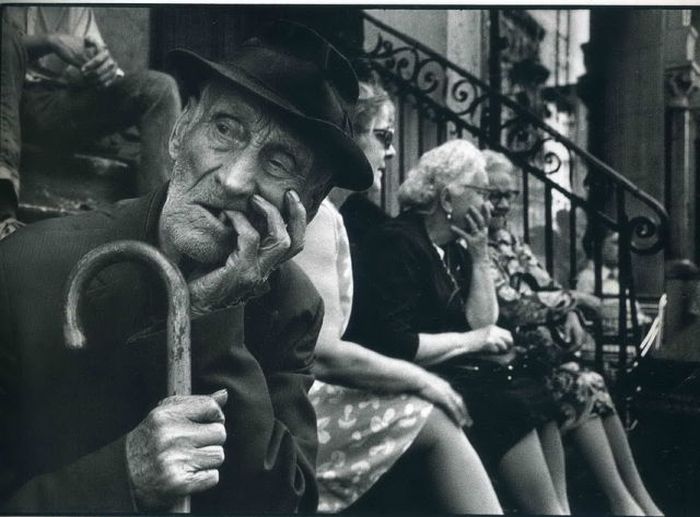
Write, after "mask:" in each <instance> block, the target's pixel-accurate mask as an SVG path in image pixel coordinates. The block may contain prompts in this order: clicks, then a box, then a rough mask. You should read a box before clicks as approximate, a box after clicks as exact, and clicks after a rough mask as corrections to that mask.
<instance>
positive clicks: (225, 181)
mask: <svg viewBox="0 0 700 517" xmlns="http://www.w3.org/2000/svg"><path fill="white" fill-rule="evenodd" d="M257 175H258V162H257V159H256V157H255V156H254V155H252V153H246V152H243V153H240V154H238V155H236V156H235V157H232V158H230V159H229V160H228V161H226V162H225V163H224V164H222V166H221V167H220V168H219V170H218V171H216V174H215V179H216V183H217V184H218V185H219V186H220V187H221V188H222V189H223V191H224V195H225V197H227V198H231V197H246V198H247V197H250V196H252V195H253V194H255V188H256V178H257Z"/></svg>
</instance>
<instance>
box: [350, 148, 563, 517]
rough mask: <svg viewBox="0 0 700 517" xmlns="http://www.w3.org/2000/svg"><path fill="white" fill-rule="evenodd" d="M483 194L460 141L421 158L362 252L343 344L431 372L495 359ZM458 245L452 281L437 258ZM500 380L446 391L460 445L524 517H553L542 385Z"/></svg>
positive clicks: (559, 466)
mask: <svg viewBox="0 0 700 517" xmlns="http://www.w3.org/2000/svg"><path fill="white" fill-rule="evenodd" d="M487 186H488V185H487V177H486V173H485V171H484V159H483V157H482V156H481V153H480V152H479V150H478V149H476V148H475V147H474V146H473V145H472V144H470V143H469V142H467V141H466V140H453V141H451V142H448V143H446V144H444V145H442V146H440V147H438V148H437V149H433V150H432V151H429V152H427V153H426V154H424V155H423V156H422V157H421V159H420V161H419V163H418V164H417V166H416V167H415V168H414V169H412V170H411V171H410V172H409V176H408V179H407V180H406V181H405V182H404V183H403V184H402V185H401V187H400V190H399V201H400V203H401V205H402V207H403V208H404V209H405V211H404V212H403V213H402V214H401V215H400V216H399V217H397V218H396V219H395V220H392V221H390V222H388V223H386V224H384V225H383V226H382V227H380V228H379V229H377V230H376V231H374V232H372V233H371V234H370V235H368V236H367V237H366V240H365V241H364V243H363V245H362V250H361V253H360V260H359V263H358V267H360V269H361V270H362V275H361V276H360V277H358V278H361V279H362V280H361V281H360V282H358V284H357V285H356V304H355V309H356V310H355V312H354V316H353V318H352V319H351V323H350V327H349V329H348V332H347V335H348V337H352V338H353V339H355V340H356V341H358V342H360V343H362V344H363V345H366V346H367V347H369V348H372V349H374V350H376V351H378V352H381V353H383V354H385V355H387V356H390V357H394V358H396V359H402V360H404V361H411V362H413V363H417V364H419V365H421V366H425V367H431V368H439V367H440V365H445V364H447V363H450V362H451V361H452V360H454V358H456V357H459V356H462V355H467V356H474V355H476V354H477V353H482V354H484V353H486V354H491V355H494V354H497V353H499V352H505V351H506V349H507V348H508V347H509V346H510V345H511V344H512V341H511V336H510V333H509V332H507V331H505V330H503V329H501V328H498V327H496V326H494V325H493V323H495V321H496V319H497V316H498V307H497V301H496V297H495V293H494V288H493V284H492V281H491V276H490V270H489V261H488V252H487V223H488V220H489V212H490V211H489V207H488V203H487V202H486V200H485V196H486V194H487V192H488V190H487ZM458 238H464V239H465V240H466V242H467V243H468V246H469V256H470V258H471V263H470V264H469V266H468V267H465V268H463V270H462V271H460V272H459V273H458V274H459V277H458V276H457V275H455V274H451V272H450V270H449V269H448V267H447V266H446V264H445V263H444V262H443V255H444V252H443V250H442V249H441V247H440V246H444V245H446V244H447V243H449V242H451V241H454V240H456V239H458ZM472 329H476V330H472ZM504 369H505V368H504ZM506 371H507V372H508V373H507V375H506V374H503V375H500V374H499V375H496V374H494V375H493V376H490V375H488V374H487V375H481V374H480V373H479V372H477V373H475V376H474V377H473V379H472V381H470V380H469V378H467V379H464V380H463V381H464V382H463V383H460V384H458V383H457V382H455V384H454V386H455V388H456V389H459V390H460V394H461V395H462V396H463V397H464V400H465V402H466V403H467V407H468V408H469V412H470V414H471V416H472V418H473V419H474V425H473V427H472V429H470V431H469V437H470V439H471V440H472V441H473V443H474V445H475V448H476V449H477V451H478V452H479V454H480V456H481V457H482V458H483V459H485V460H488V461H489V462H490V463H493V464H494V465H496V467H497V470H498V473H499V474H500V475H501V478H502V479H503V481H504V483H505V485H506V486H507V488H509V489H510V491H511V493H512V494H513V495H514V498H515V502H516V503H517V504H518V505H519V506H520V507H521V508H522V509H523V510H524V511H525V512H527V513H537V514H563V513H564V512H565V510H566V508H567V506H565V505H564V504H566V501H564V504H562V502H560V499H559V497H558V494H557V491H556V488H555V487H556V486H557V484H558V483H557V482H556V481H555V480H554V478H557V477H558V476H559V475H560V473H561V474H563V470H564V469H563V450H562V446H561V441H560V436H559V433H558V431H557V428H556V424H555V423H554V421H553V418H554V417H555V415H556V406H555V405H554V402H553V400H552V399H551V396H550V395H549V394H548V393H547V391H546V387H545V386H544V383H543V382H541V381H538V380H536V379H535V378H530V377H529V376H527V375H525V374H521V373H520V372H516V371H512V372H511V371H510V370H506ZM466 377H469V375H467V376H466ZM537 429H539V430H540V431H541V433H538V432H537ZM545 452H547V454H545ZM562 497H563V499H565V494H563V496H562Z"/></svg>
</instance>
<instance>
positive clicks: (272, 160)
mask: <svg viewBox="0 0 700 517" xmlns="http://www.w3.org/2000/svg"><path fill="white" fill-rule="evenodd" d="M268 163H269V164H270V167H271V168H272V169H274V170H276V171H281V172H286V173H289V174H291V173H293V172H294V168H295V166H294V160H293V159H292V158H291V157H290V156H287V155H286V154H283V153H276V154H274V155H272V156H270V157H269V158H268Z"/></svg>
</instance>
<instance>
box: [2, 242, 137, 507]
mask: <svg viewBox="0 0 700 517" xmlns="http://www.w3.org/2000/svg"><path fill="white" fill-rule="evenodd" d="M6 266H7V261H6V260H5V255H4V253H3V252H2V251H1V250H0V512H3V513H5V512H22V513H42V512H61V513H64V512H79V511H85V510H86V509H91V510H92V511H96V512H100V513H101V512H125V511H134V510H136V507H135V506H134V501H133V497H132V493H131V488H130V485H129V481H128V473H127V468H126V457H125V449H124V438H123V437H121V438H119V439H117V440H115V441H113V442H112V443H109V444H107V445H105V446H104V447H102V448H101V449H99V450H97V451H94V452H91V453H89V454H86V455H85V456H83V457H81V458H79V459H78V460H77V461H75V462H73V463H71V464H69V465H66V466H64V467H62V468H60V469H57V470H55V471H52V472H48V473H43V474H40V475H37V474H35V473H31V472H29V473H28V472H27V471H26V468H27V467H26V465H24V464H23V463H22V461H21V458H22V451H21V450H20V451H17V450H16V448H15V445H16V444H18V443H21V442H22V436H21V434H22V429H20V428H18V422H19V420H20V417H19V415H20V409H21V408H20V407H19V406H20V402H19V401H20V400H21V396H20V395H21V394H20V393H19V391H20V388H19V382H20V379H19V372H20V371H21V363H20V359H19V353H18V352H19V350H18V347H19V346H20V344H19V342H18V339H19V338H18V337H17V336H16V333H17V332H16V329H15V323H14V322H15V321H16V320H15V318H14V314H13V305H12V297H11V292H10V291H11V289H10V288H9V285H8V284H9V282H8V276H7V275H8V271H7V270H6ZM13 444H15V445H13Z"/></svg>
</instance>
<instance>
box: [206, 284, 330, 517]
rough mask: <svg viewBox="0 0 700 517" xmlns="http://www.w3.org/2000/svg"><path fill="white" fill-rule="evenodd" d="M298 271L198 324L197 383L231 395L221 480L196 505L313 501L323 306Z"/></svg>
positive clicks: (283, 507)
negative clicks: (314, 397)
mask: <svg viewBox="0 0 700 517" xmlns="http://www.w3.org/2000/svg"><path fill="white" fill-rule="evenodd" d="M299 274H301V275H302V276H303V279H301V280H299V279H297V278H292V279H287V280H285V281H283V282H281V283H280V285H279V286H278V287H277V288H273V289H272V290H271V291H270V292H269V293H268V294H266V295H265V296H263V299H262V300H255V301H251V302H248V306H247V307H246V308H245V311H244V310H243V309H242V308H240V307H238V308H233V309H229V310H224V311H219V312H218V313H214V314H211V315H209V316H207V317H205V318H203V319H199V320H197V321H195V322H193V340H194V339H195V336H196V335H198V334H199V336H198V337H197V339H198V343H197V344H196V346H198V347H199V346H202V345H203V346H204V347H206V348H204V349H200V350H195V356H194V357H195V363H194V367H195V371H196V378H195V389H196V390H197V391H198V392H200V393H211V392H213V391H214V390H217V389H221V388H226V389H227V390H228V394H229V398H228V402H227V405H226V407H225V408H224V413H225V415H226V429H227V440H226V444H225V454H226V459H225V462H224V465H223V467H222V468H221V469H220V476H219V484H218V486H217V487H216V488H214V489H212V490H210V491H208V492H205V493H203V494H201V495H198V496H197V497H196V498H193V509H195V510H196V511H233V512H251V513H263V512H284V513H290V512H295V511H299V510H300V511H304V512H311V511H314V510H315V508H316V505H317V500H318V495H317V488H316V480H315V461H316V445H317V438H316V416H315V413H314V411H313V407H312V406H311V403H310V401H309V399H308V396H307V392H308V390H309V388H310V387H311V383H312V381H313V379H312V377H311V373H310V370H311V364H312V361H313V351H314V347H315V344H316V338H317V335H318V331H319V328H320V325H321V321H322V318H323V304H322V302H321V300H320V298H319V296H318V294H317V293H316V292H315V290H314V289H313V287H312V286H311V284H310V283H309V282H308V279H306V277H305V276H304V275H303V273H300V271H299ZM244 328H245V331H244ZM202 338H204V339H202ZM244 341H246V342H245V343H244ZM193 343H194V341H193Z"/></svg>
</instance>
